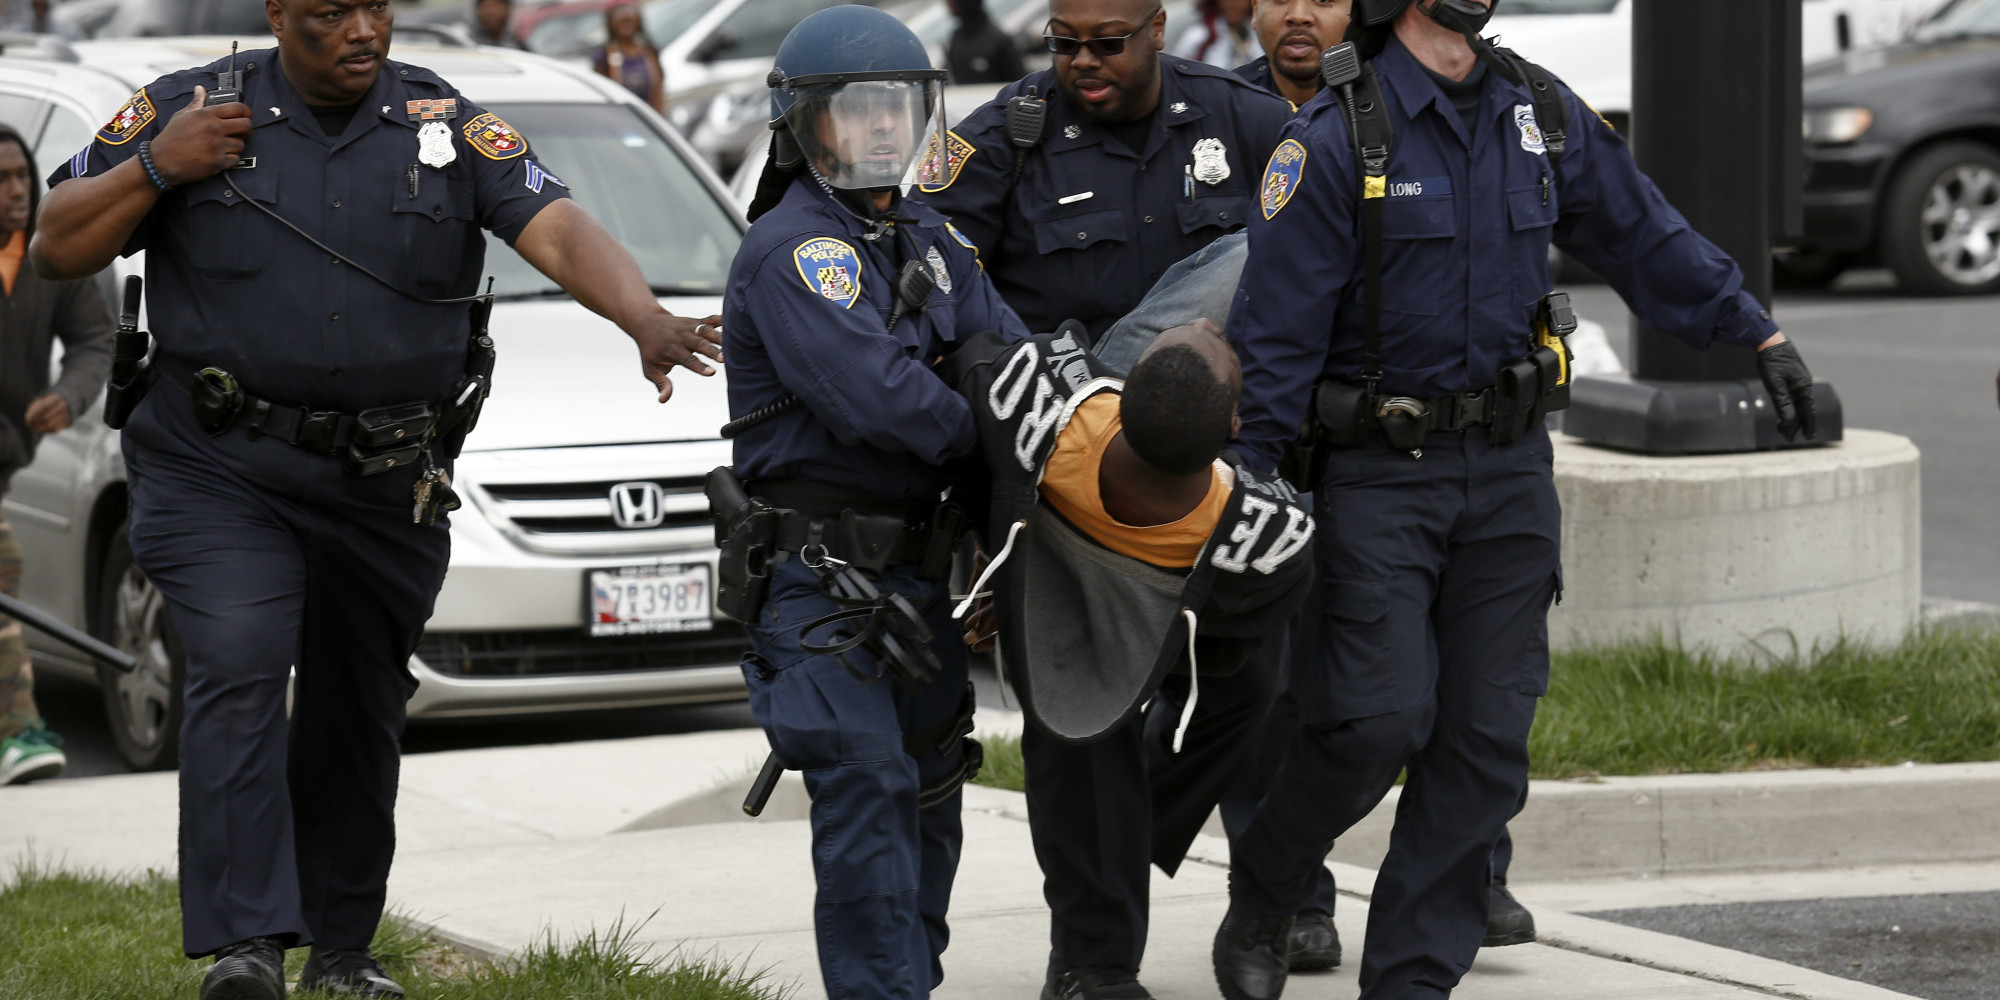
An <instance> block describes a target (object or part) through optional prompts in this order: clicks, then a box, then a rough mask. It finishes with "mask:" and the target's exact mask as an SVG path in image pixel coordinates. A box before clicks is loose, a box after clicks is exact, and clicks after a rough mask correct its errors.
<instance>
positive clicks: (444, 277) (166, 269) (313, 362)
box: [49, 49, 569, 413]
mask: <svg viewBox="0 0 2000 1000" xmlns="http://www.w3.org/2000/svg"><path fill="white" fill-rule="evenodd" d="M228 65H229V60H228V59H226V58H225V59H221V60H218V61H216V62H214V63H211V64H210V65H208V66H204V67H202V68H200V69H192V70H186V71H183V72H180V73H174V74H171V75H168V76H164V77H161V78H160V79H158V80H155V81H153V82H152V83H150V84H147V85H146V87H145V88H144V89H142V90H140V91H139V92H138V93H137V94H135V95H133V97H132V101H131V102H130V103H128V104H127V105H126V106H125V107H124V108H121V109H120V110H119V112H118V114H117V115H115V116H113V118H112V120H111V121H110V122H109V123H107V124H106V125H105V127H104V128H103V129H100V130H99V131H98V133H97V136H96V137H95V138H94V139H92V140H91V143H90V145H88V146H85V147H84V148H83V150H82V151H80V152H78V153H77V154H76V155H75V156H72V157H71V158H70V159H69V161H68V162H66V163H64V164H62V165H61V166H59V167H57V168H56V170H55V172H54V173H53V174H51V175H50V176H49V186H50V187H54V186H55V185H57V184H60V183H62V182H63V181H66V180H68V179H70V178H71V177H79V176H94V175H97V174H102V173H104V172H105V171H107V170H110V169H111V168H113V167H115V166H117V165H118V164H120V163H123V162H124V161H126V160H128V159H132V158H134V157H137V156H138V155H139V143H140V142H143V141H146V140H150V139H153V138H156V137H157V136H158V135H159V133H160V130H161V129H162V128H164V127H165V126H166V123H167V119H168V118H170V117H172V116H173V114H174V112H176V111H179V110H180V109H181V108H183V107H186V106H187V104H188V103H189V102H190V101H192V100H193V99H194V88H195V85H197V84H200V85H202V86H204V87H207V88H209V89H210V90H213V89H214V88H215V82H216V74H217V73H218V72H220V71H221V70H224V69H227V68H228ZM237 65H238V67H239V68H240V69H243V70H245V74H244V82H243V101H244V103H245V104H248V105H249V106H250V111H251V119H250V120H251V123H252V129H251V133H250V135H249V137H248V140H247V141H246V143H245V146H246V148H245V149H244V152H243V155H244V156H245V157H246V158H247V157H255V158H256V161H257V162H256V166H254V167H249V168H244V169H238V170H232V171H229V174H230V176H231V177H233V178H234V180H235V181H236V185H237V187H240V188H242V189H243V193H244V194H246V195H249V196H250V197H252V198H255V199H256V200H258V201H260V202H263V203H265V204H266V205H268V206H269V207H270V208H272V209H273V210H275V211H276V212H277V213H278V214H279V215H282V216H284V217H285V218H286V219H288V220H290V221H291V223H292V224H293V225H296V226H298V227H299V228H300V229H303V230H305V231H306V232H308V233H311V234H312V235H313V237H314V238H316V239H318V240H319V241H320V242H322V243H325V244H326V245H327V246H329V247H332V248H334V249H336V250H338V251H340V252H341V253H343V254H346V255H347V256H349V257H351V258H353V259H354V260H355V261H356V262H357V263H359V264H361V265H362V266H364V267H366V268H368V269H369V270H371V271H374V272H375V273H376V274H379V275H381V276H382V277H384V278H387V279H388V280H390V281H392V282H395V283H396V284H397V286H398V287H401V288H403V289H404V290H406V291H409V292H411V293H414V294H416V295H420V296H423V297H425V298H450V297H455V296H461V295H470V294H473V293H474V292H475V291H477V289H478V285H479V277H480V271H481V269H482V267H483V266H484V263H485V259H486V256H485V254H486V241H485V237H484V236H483V235H482V234H481V233H480V231H479V230H480V229H481V228H486V229H491V230H493V231H494V232H495V233H496V234H498V235H499V236H500V237H501V238H502V239H505V240H506V241H507V242H508V243H509V244H510V245H511V244H512V243H513V241H514V239H515V238H516V237H518V236H520V234H521V230H523V229H525V228H526V227H527V225H528V221H529V220H530V219H533V218H534V217H535V214H536V213H537V212H539V211H541V210H542V209H543V208H545V207H547V206H548V205H549V203H551V202H554V201H556V200H558V199H561V198H566V197H568V196H569V193H568V191H567V190H565V189H564V187H563V186H562V184H561V182H560V181H557V180H555V178H553V177H551V176H549V175H548V174H547V172H546V171H543V170H542V169H541V168H540V166H539V165H538V164H536V163H535V161H534V159H533V153H532V152H531V151H530V150H529V149H528V144H527V140H525V139H523V138H522V137H521V136H520V135H519V134H517V133H515V132H514V130H513V129H512V128H511V127H509V126H508V125H507V124H506V123H505V122H503V121H501V120H500V119H499V118H497V117H495V116H493V115H490V114H487V113H486V112H485V111H483V110H482V109H480V108H479V107H477V106H476V105H474V104H472V103H471V102H469V101H467V100H466V99H465V98H464V97H462V96H460V95H459V93H458V91H457V90H455V89H453V88H452V87H451V85H450V84H447V83H445V82H444V81H443V80H441V79H439V78H438V77H437V76H436V75H435V74H433V73H431V71H429V70H427V69H423V68H421V67H418V66H410V65H406V64H404V63H399V62H394V61H385V62H384V63H383V68H382V73H381V75H380V76H379V77H377V78H376V80H375V85H374V87H372V88H370V90H369V91H368V94H367V96H366V97H364V98H362V100H361V104H360V106H359V108H358V109H357V110H356V111H355V114H354V118H353V120H352V121H350V122H348V124H347V129H346V130H345V131H344V132H343V133H342V134H341V135H340V136H339V137H338V138H333V139H329V138H327V137H326V135H325V133H324V132H322V131H321V129H320V126H319V122H318V121H317V120H316V119H315V118H314V117H313V114H312V108H311V107H310V106H309V105H307V104H306V103H305V101H303V100H301V99H300V98H299V95H298V93H297V92H295V91H294V90H293V89H292V86H291V83H290V81H288V80H286V79H285V74H284V73H283V72H282V71H281V70H280V69H279V66H278V53H277V50H276V49H265V50H262V51H257V52H245V53H242V54H241V55H240V56H238V59H237ZM429 100H455V101H456V102H457V106H456V111H457V114H456V117H453V118H451V119H449V120H442V124H443V125H444V126H445V127H446V128H447V129H448V131H449V134H450V142H451V148H452V149H453V151H454V152H455V153H456V158H455V159H453V160H452V162H451V163H450V164H448V165H447V166H445V167H444V168H442V169H439V168H436V167H429V166H422V165H418V163H417V148H418V143H417V130H418V128H419V127H420V126H421V125H422V124H423V123H422V122H419V121H413V120H411V114H410V108H409V102H412V101H429ZM412 166H416V168H417V180H416V190H415V193H414V195H413V194H412V192H411V180H410V168H411V167H412ZM538 175H539V179H538ZM242 200H243V199H242V198H241V197H240V196H238V195H237V193H236V192H235V191H232V190H230V188H229V186H228V185H227V183H225V181H224V179H223V177H222V176H221V175H217V176H214V177H209V178H207V179H204V180H199V181H195V182H193V183H190V184H186V185H183V186H181V187H178V188H175V189H174V190H172V191H168V192H166V193H164V194H162V195H161V196H160V199H159V201H158V202H157V203H155V204H154V206H153V210H152V212H151V213H150V214H148V215H147V216H146V218H145V220H144V221H143V222H141V223H140V224H139V228H138V229H137V230H135V231H134V232H133V234H132V239H131V241H130V242H128V243H127V244H126V245H125V249H124V253H125V254H127V255H129V254H132V253H134V252H136V251H139V250H145V251H147V254H146V293H147V304H148V306H149V309H148V310H147V313H148V315H149V317H150V320H149V323H150V325H151V328H152V331H151V332H152V334H153V336H154V337H156V338H158V340H159V345H160V349H161V350H162V351H164V352H166V353H168V354H171V355H174V356H176V357H179V358H181V359H182V360H184V361H187V362H189V363H192V364H194V365H196V366H197V367H199V366H210V365H212V366H214V367H217V368H221V369H223V370H225V371H228V372H230V373H232V374H234V375H235V376H236V377H237V379H238V380H239V381H240V382H241V383H242V384H243V387H244V389H245V390H247V391H249V392H252V393H254V394H257V395H260V396H264V397H267V398H269V399H272V400H276V401H278V402H282V403H288V404H292V405H297V406H306V407H311V408H313V409H330V410H340V411H343V412H348V413H354V412H358V411H360V410H365V409H369V408H371V407H376V406H385V405H390V404H395V403H405V402H412V401H415V400H430V401H436V400H438V399H441V398H443V397H444V395H445V394H446V393H448V392H450V391H451V387H452V384H453V383H454V382H456V381H457V379H458V377H459V375H460V374H462V373H463V372H464V371H465V351H466V339H465V338H466V333H467V327H466V323H467V307H466V306H465V305H463V304H459V305H424V304H422V303H418V302H412V301H410V300H409V299H406V298H404V297H402V296H400V295H398V294H396V293H395V292H392V291H390V290H388V289H386V288H383V287H382V286H381V285H378V284H376V283H375V282H374V281H372V280H370V279H369V278H368V277H366V276H365V275H361V274H357V273H355V271H354V269H353V268H351V267H347V266H346V265H343V264H340V263H338V262H337V261H335V260H334V259H333V258H332V257H329V256H328V255H327V254H325V253H324V252H322V251H320V250H319V249H317V248H316V247H314V246H313V245H312V244H311V243H308V242H306V241H305V240H303V239H300V238H299V235H298V234H297V233H294V232H291V231H290V230H288V229H285V228H284V227H283V226H281V225H280V224H279V223H278V222H277V221H276V220H274V219H271V218H269V217H268V216H266V215H264V214H263V213H261V212H259V211H257V210H256V209H255V208H254V207H252V206H249V205H244V204H240V202H241V201H242Z"/></svg>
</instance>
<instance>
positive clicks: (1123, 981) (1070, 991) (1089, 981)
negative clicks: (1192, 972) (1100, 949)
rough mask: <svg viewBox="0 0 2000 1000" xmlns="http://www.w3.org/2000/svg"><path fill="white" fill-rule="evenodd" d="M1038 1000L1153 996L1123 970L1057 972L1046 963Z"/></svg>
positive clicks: (1145, 999) (1150, 999) (1144, 998)
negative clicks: (1044, 976) (1045, 973)
mask: <svg viewBox="0 0 2000 1000" xmlns="http://www.w3.org/2000/svg"><path fill="white" fill-rule="evenodd" d="M1042 1000H1153V995H1152V994H1151V993H1148V992H1146V988H1145V987H1144V986H1141V985H1139V977H1138V975H1137V974H1136V973H1132V972H1129V971H1127V970H1125V969H1093V968H1078V969H1058V968H1057V967H1056V964H1055V963H1054V962H1050V963H1049V975H1048V979H1047V980H1046V981H1045V982H1044V983H1043V984H1042Z"/></svg>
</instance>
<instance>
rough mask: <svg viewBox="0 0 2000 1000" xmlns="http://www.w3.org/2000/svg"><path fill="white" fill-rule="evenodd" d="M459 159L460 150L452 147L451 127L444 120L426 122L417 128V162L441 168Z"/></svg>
mask: <svg viewBox="0 0 2000 1000" xmlns="http://www.w3.org/2000/svg"><path fill="white" fill-rule="evenodd" d="M456 159H458V151H457V150H455V149H453V148H452V147H451V129H449V128H446V127H445V124H444V123H443V122H425V123H424V125H423V127H422V128H420V129H417V162H418V163H421V164H423V165H424V166H427V167H436V168H438V169H439V170H442V169H444V168H445V167H446V166H448V165H450V163H451V161H453V160H456Z"/></svg>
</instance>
